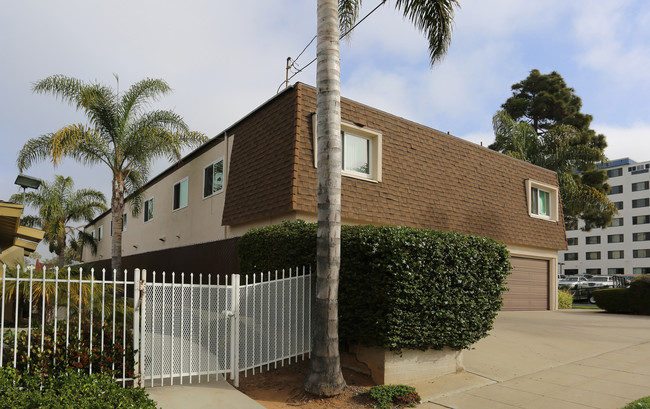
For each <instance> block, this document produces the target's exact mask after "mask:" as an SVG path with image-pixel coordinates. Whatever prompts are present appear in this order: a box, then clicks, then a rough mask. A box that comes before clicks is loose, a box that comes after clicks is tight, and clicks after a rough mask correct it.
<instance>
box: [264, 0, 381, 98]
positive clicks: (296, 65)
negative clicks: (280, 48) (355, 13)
mask: <svg viewBox="0 0 650 409" xmlns="http://www.w3.org/2000/svg"><path fill="white" fill-rule="evenodd" d="M384 3H386V0H382V2H381V3H379V4H378V5H377V6H375V8H374V9H372V10H370V12H369V13H368V14H366V15H365V16H364V17H363V18H362V19H361V20H359V21H357V22H356V23H355V24H354V25H353V26H352V27H350V29H349V30H348V31H346V32H345V33H343V34H341V35H340V36H339V40H342V39H343V38H345V37H346V36H347V35H348V34H350V33H351V32H352V30H354V29H355V28H356V27H357V26H358V25H359V24H361V23H362V22H363V21H364V20H365V19H367V18H368V17H369V16H370V15H371V14H372V13H374V12H375V11H377V9H378V8H379V7H381V6H383V5H384ZM315 39H316V36H314V37H313V38H312V39H311V41H309V43H308V44H307V45H306V46H305V48H303V49H302V51H301V52H300V54H298V57H296V59H295V60H294V59H292V58H289V60H290V61H291V64H289V65H287V70H291V69H292V68H294V69H297V71H296V72H295V73H293V74H292V75H291V76H289V77H287V79H285V80H284V81H282V83H281V84H280V86H279V87H278V90H277V91H276V94H277V93H278V92H280V88H282V85H283V84H289V80H291V79H292V78H293V77H295V76H296V75H298V74H300V73H301V72H302V71H303V70H305V69H306V68H307V67H309V66H310V65H312V64H313V63H314V61H316V59H317V57H315V58H314V59H313V60H311V61H309V63H307V65H305V66H304V67H302V68H299V67H298V59H299V58H300V57H301V56H302V54H303V53H304V52H305V50H307V48H309V46H310V45H311V43H313V42H314V40H315Z"/></svg>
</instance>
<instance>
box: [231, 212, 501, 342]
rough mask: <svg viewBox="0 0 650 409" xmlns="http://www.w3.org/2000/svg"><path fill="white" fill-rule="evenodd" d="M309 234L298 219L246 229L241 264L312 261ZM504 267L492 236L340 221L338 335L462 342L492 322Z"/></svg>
mask: <svg viewBox="0 0 650 409" xmlns="http://www.w3.org/2000/svg"><path fill="white" fill-rule="evenodd" d="M249 234H250V237H248V236H249ZM315 236H316V226H315V224H308V223H305V222H303V221H298V222H294V223H292V222H284V223H282V224H281V225H279V226H267V227H263V228H260V229H256V230H253V231H251V232H249V233H247V234H246V235H244V236H243V237H242V238H241V240H240V242H239V247H238V253H239V257H240V263H241V264H240V265H241V266H242V270H245V269H254V270H255V271H262V270H263V271H266V270H269V269H276V268H283V267H286V266H291V265H293V266H295V265H302V264H311V265H314V264H315V262H316V237H315ZM308 244H309V245H308ZM510 269H511V265H510V262H509V253H508V251H507V250H506V248H505V246H504V245H503V244H501V243H498V242H496V241H495V240H492V239H488V238H483V237H476V236H467V235H463V234H459V233H449V232H440V231H433V230H425V229H416V228H409V227H385V226H342V229H341V269H340V286H339V314H340V320H339V333H340V337H341V341H342V342H344V343H347V344H348V345H352V344H363V345H367V346H377V347H382V348H386V349H390V350H394V351H399V350H401V349H421V350H425V349H427V348H433V349H441V348H443V347H444V346H449V347H451V348H454V349H463V348H468V347H469V346H470V345H472V344H473V343H475V342H476V341H478V340H479V339H481V338H483V337H485V336H486V335H487V332H488V331H489V330H490V329H491V328H492V323H493V321H494V318H495V317H496V315H497V313H498V311H499V309H500V308H501V305H502V301H501V295H502V293H503V291H504V290H505V278H506V276H507V275H508V273H509V271H510Z"/></svg>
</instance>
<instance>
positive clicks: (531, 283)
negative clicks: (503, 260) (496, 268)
mask: <svg viewBox="0 0 650 409" xmlns="http://www.w3.org/2000/svg"><path fill="white" fill-rule="evenodd" d="M510 263H511V264H512V266H513V269H512V272H511V274H510V275H509V276H508V288H509V289H510V291H506V292H505V293H504V294H503V307H502V308H501V309H502V310H505V311H513V310H529V311H530V310H547V309H548V307H549V295H548V289H549V288H548V278H549V274H548V261H547V260H537V259H533V258H523V257H511V258H510Z"/></svg>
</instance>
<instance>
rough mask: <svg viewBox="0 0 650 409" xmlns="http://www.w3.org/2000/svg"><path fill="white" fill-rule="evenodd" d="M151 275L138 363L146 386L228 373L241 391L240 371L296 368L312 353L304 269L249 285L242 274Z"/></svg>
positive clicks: (254, 280)
mask: <svg viewBox="0 0 650 409" xmlns="http://www.w3.org/2000/svg"><path fill="white" fill-rule="evenodd" d="M146 274H147V273H146V272H143V279H144V278H145V277H146V280H147V281H149V280H150V281H151V282H147V283H146V284H145V290H144V295H143V297H142V300H143V303H142V321H141V322H142V324H141V325H142V329H141V333H142V344H141V349H140V357H139V361H140V362H141V363H142V366H141V368H142V373H141V376H142V380H143V382H144V385H145V386H160V385H173V384H174V382H178V383H181V384H182V383H183V382H184V381H185V382H189V383H192V382H193V381H195V382H201V381H202V380H206V381H207V380H209V379H210V377H215V378H216V377H217V376H219V375H226V374H228V375H230V377H231V379H233V380H234V383H235V385H238V383H239V376H240V372H243V373H244V376H247V375H248V372H249V371H250V372H251V373H252V374H255V372H256V371H262V370H264V368H266V369H267V370H268V369H270V368H271V366H273V367H277V365H284V364H285V363H291V362H292V359H293V360H296V361H297V360H298V359H299V357H301V356H302V357H303V358H304V356H305V354H308V353H309V351H310V349H311V328H310V311H311V308H310V303H311V297H310V294H311V274H310V271H308V270H307V269H306V268H303V269H302V270H300V269H290V270H288V271H276V272H274V273H272V272H267V273H259V274H255V275H251V276H246V277H243V282H242V277H240V276H239V275H232V276H223V277H220V276H212V275H207V276H205V277H204V276H203V275H198V276H195V275H193V274H190V275H185V274H181V275H180V276H177V275H176V274H174V273H172V274H170V275H167V274H165V273H162V274H156V273H155V272H154V273H152V274H151V277H150V276H147V275H146ZM195 279H198V281H195ZM204 279H205V280H204ZM184 378H185V380H184Z"/></svg>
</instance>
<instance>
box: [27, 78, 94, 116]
mask: <svg viewBox="0 0 650 409" xmlns="http://www.w3.org/2000/svg"><path fill="white" fill-rule="evenodd" d="M85 86H86V84H85V83H84V82H83V81H80V80H78V79H76V78H71V77H66V76H65V75H52V76H50V77H47V78H45V79H43V80H40V81H37V82H35V83H34V84H33V86H32V91H34V92H35V93H37V94H52V95H54V96H55V97H57V98H61V100H62V101H63V102H67V103H68V104H70V105H74V106H75V107H76V108H77V109H80V108H82V107H83V101H82V99H81V94H80V93H81V90H82V89H83V88H84V87H85Z"/></svg>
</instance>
